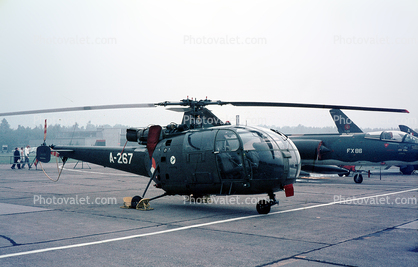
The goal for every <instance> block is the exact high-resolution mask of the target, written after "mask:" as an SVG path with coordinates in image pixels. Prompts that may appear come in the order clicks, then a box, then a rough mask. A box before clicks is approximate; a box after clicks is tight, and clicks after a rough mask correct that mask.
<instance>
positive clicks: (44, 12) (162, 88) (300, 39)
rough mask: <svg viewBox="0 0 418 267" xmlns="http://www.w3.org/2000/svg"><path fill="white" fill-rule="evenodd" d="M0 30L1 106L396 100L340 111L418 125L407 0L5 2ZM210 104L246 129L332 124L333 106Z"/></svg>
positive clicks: (413, 25)
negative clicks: (379, 109)
mask: <svg viewBox="0 0 418 267" xmlns="http://www.w3.org/2000/svg"><path fill="white" fill-rule="evenodd" d="M0 25H1V26H0V36H1V41H0V87H1V91H0V99H1V103H0V112H11V111H20V110H33V109H45V108H58V107H73V106H86V105H105V104H129V103H157V102H162V101H179V100H180V99H183V98H186V97H187V96H189V97H193V98H197V99H203V98H205V97H206V96H207V97H208V98H210V99H212V100H223V101H276V102H298V103H317V104H341V105H356V106H373V107H393V108H405V109H408V110H409V111H410V114H389V113H376V112H364V111H347V112H346V114H348V115H349V116H350V117H351V119H353V120H354V121H355V122H356V124H357V125H358V126H359V127H363V128H365V127H397V125H398V124H407V125H409V126H411V127H413V128H418V1H416V0H411V1H381V0H377V1H363V0H362V1H335V0H330V1H241V0H239V1H224V0H223V1H138V0H135V1H103V0H100V1H88V0H82V1H53V0H51V1H42V0H37V1H30V0H26V1H19V0H10V1H0ZM212 110H213V111H215V113H216V114H217V115H218V116H219V117H220V118H221V119H223V120H230V121H232V122H234V121H235V115H240V116H241V122H242V123H243V122H247V124H250V125H257V124H267V125H276V126H295V125H298V124H302V125H306V126H332V125H333V121H332V119H331V116H330V115H329V112H328V110H313V109H295V108H293V109H291V108H246V109H244V108H233V107H216V108H213V109H212ZM181 116H182V114H180V113H175V112H171V111H166V110H165V109H164V108H162V107H158V108H150V109H131V110H122V111H120V110H112V111H91V112H73V113H60V114H45V115H28V116H14V117H6V119H7V121H8V122H9V123H10V125H11V126H12V127H13V128H16V127H17V125H22V126H30V127H33V126H35V125H40V124H42V123H43V120H44V119H45V118H46V119H48V121H49V124H57V123H59V124H61V125H66V126H70V125H73V124H74V123H75V122H78V123H79V124H80V125H81V126H84V125H86V123H87V122H88V121H91V123H93V124H95V125H100V124H110V125H112V126H113V125H115V124H123V125H129V126H138V127H140V126H147V125H149V124H162V125H166V124H168V123H170V122H172V121H176V122H180V120H181ZM0 119H3V118H0Z"/></svg>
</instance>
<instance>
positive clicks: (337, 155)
mask: <svg viewBox="0 0 418 267" xmlns="http://www.w3.org/2000/svg"><path fill="white" fill-rule="evenodd" d="M289 137H290V138H291V139H292V141H293V142H294V143H295V145H296V146H297V147H298V150H299V151H300V154H301V157H302V164H316V165H318V164H321V165H358V166H361V165H384V164H386V165H396V166H402V165H417V164H418V138H416V137H414V136H412V135H410V134H406V133H404V132H400V131H383V132H370V133H352V134H307V135H306V134H305V135H290V136H289Z"/></svg>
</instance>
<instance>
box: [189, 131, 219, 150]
mask: <svg viewBox="0 0 418 267" xmlns="http://www.w3.org/2000/svg"><path fill="white" fill-rule="evenodd" d="M215 133H216V132H215V131H203V132H202V131H200V132H190V133H188V134H186V137H185V138H186V142H185V146H186V150H188V151H194V150H200V151H204V150H212V149H213V143H214V140H215Z"/></svg>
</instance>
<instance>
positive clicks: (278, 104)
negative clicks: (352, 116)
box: [214, 101, 409, 113]
mask: <svg viewBox="0 0 418 267" xmlns="http://www.w3.org/2000/svg"><path fill="white" fill-rule="evenodd" d="M214 103H217V104H218V105H228V104H229V105H233V106H239V107H292V108H322V109H333V108H334V109H350V110H364V111H379V112H397V113H409V111H408V110H406V109H396V108H375V107H359V106H341V105H326V104H304V103H281V102H222V101H218V102H214Z"/></svg>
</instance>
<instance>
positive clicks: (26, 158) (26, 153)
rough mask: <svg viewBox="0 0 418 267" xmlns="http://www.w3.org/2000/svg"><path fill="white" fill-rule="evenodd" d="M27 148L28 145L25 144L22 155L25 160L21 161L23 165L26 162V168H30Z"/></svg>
mask: <svg viewBox="0 0 418 267" xmlns="http://www.w3.org/2000/svg"><path fill="white" fill-rule="evenodd" d="M29 148H30V146H26V147H25V150H24V152H23V156H24V157H25V161H24V163H23V166H25V163H26V164H28V169H30V163H29Z"/></svg>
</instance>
